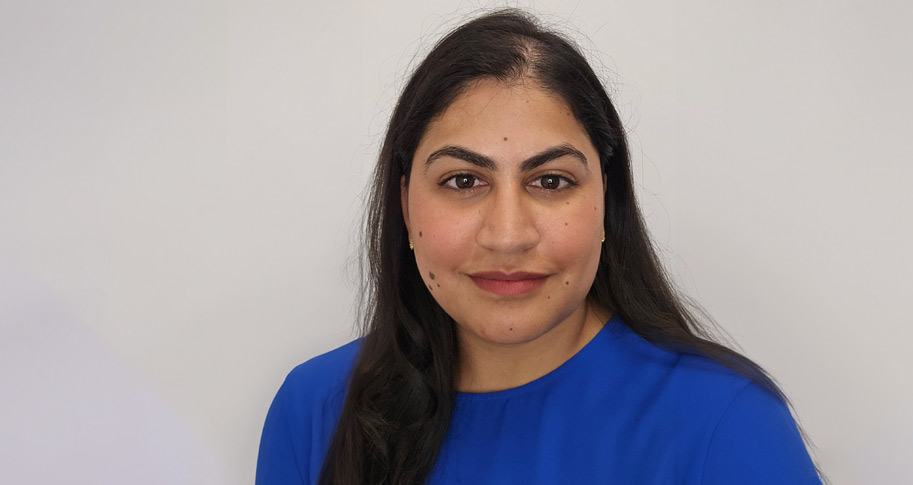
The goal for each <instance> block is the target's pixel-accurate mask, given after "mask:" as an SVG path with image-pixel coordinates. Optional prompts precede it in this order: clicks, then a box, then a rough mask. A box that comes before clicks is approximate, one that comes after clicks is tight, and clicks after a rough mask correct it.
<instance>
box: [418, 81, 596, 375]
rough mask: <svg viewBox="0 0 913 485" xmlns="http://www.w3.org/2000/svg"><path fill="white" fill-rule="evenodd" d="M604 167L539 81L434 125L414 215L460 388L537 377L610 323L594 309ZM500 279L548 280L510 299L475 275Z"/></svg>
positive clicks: (477, 92)
mask: <svg viewBox="0 0 913 485" xmlns="http://www.w3.org/2000/svg"><path fill="white" fill-rule="evenodd" d="M556 147H557V149H556ZM549 151H551V153H550V154H548V152H549ZM574 152H576V153H574ZM542 154H546V155H545V156H544V157H542V156H540V157H539V161H540V162H541V161H542V160H543V158H544V159H547V161H545V162H544V163H541V164H540V165H538V166H536V167H531V165H535V163H533V162H531V161H530V159H531V158H533V157H535V156H536V155H542ZM549 156H551V157H552V158H549ZM429 157H430V161H429ZM480 157H481V158H480ZM481 159H487V163H486V162H485V161H484V160H483V161H482V162H479V160H481ZM470 160H476V163H472V162H471V161H470ZM598 160H599V157H598V154H597V152H596V149H595V148H594V147H593V145H592V143H591V142H590V139H589V137H588V136H587V134H586V131H585V130H584V129H583V127H582V126H581V125H580V123H579V122H578V121H577V119H576V118H575V117H574V116H573V114H572V113H571V111H570V109H569V107H568V106H567V104H566V103H565V102H564V101H563V100H562V99H560V98H559V97H558V96H556V95H554V94H551V93H548V92H546V91H544V90H542V89H540V88H539V87H537V86H536V85H535V83H534V82H533V81H529V80H522V81H519V82H515V83H511V84H505V83H501V82H498V81H494V80H483V81H479V82H477V83H475V84H473V86H472V87H471V88H469V89H467V90H466V91H465V92H464V93H463V94H462V95H460V96H459V97H458V98H457V99H456V100H455V101H454V102H453V103H452V104H451V105H450V106H449V107H448V108H447V109H446V110H445V111H444V112H443V113H442V114H441V115H440V116H438V117H437V118H436V119H435V121H433V122H432V123H431V124H430V125H429V126H428V128H427V131H426V133H425V135H424V137H423V138H422V140H421V142H420V143H419V146H418V148H417V150H416V152H415V156H414V158H413V161H412V168H411V172H410V179H409V184H408V186H407V185H406V183H405V178H404V179H403V181H402V204H403V214H404V219H405V223H406V227H407V229H408V231H409V234H410V238H411V240H412V241H413V244H414V247H415V249H414V251H415V259H416V263H417V265H418V268H419V270H420V272H421V275H422V278H423V279H424V281H425V284H426V286H427V287H428V289H429V290H430V291H431V293H432V295H433V296H434V298H435V299H436V301H437V302H438V304H440V305H441V307H442V308H443V309H444V310H445V311H446V312H447V313H448V314H449V315H450V316H451V317H453V319H454V320H455V321H456V323H457V335H458V338H459V342H460V353H461V355H460V369H459V373H458V376H457V389H458V390H460V391H463V392H489V391H495V390H501V389H509V388H513V387H517V386H519V385H522V384H525V383H528V382H530V381H532V380H535V379H537V378H539V377H541V376H543V375H545V374H547V373H549V372H551V371H552V370H554V369H556V368H557V367H559V366H560V365H561V364H562V363H564V362H566V361H567V360H568V359H569V358H570V357H572V356H573V355H574V354H575V353H577V352H578V351H579V350H580V349H581V348H583V346H585V345H586V343H587V342H589V341H590V339H592V337H593V336H595V335H596V333H598V332H599V330H600V329H601V328H602V325H603V324H604V323H605V321H606V320H607V319H608V315H607V313H606V312H605V311H604V310H601V309H599V308H594V307H593V306H592V305H588V304H587V301H586V295H587V293H588V292H589V290H590V287H591V286H592V283H593V280H594V278H595V275H596V269H597V265H598V262H599V254H600V249H601V244H602V242H601V239H602V237H603V234H604V233H603V228H602V220H603V211H604V199H603V197H604V191H605V184H604V180H603V175H602V172H601V168H600V166H599V162H598ZM480 163H481V165H483V166H480ZM491 271H496V272H502V273H507V274H515V273H517V272H531V273H536V274H539V275H542V279H541V281H538V283H537V285H531V286H535V287H534V288H533V289H532V290H531V291H526V292H523V293H521V294H508V295H504V294H499V293H498V292H497V291H495V292H493V291H489V290H490V287H489V288H488V289H486V287H484V285H480V284H479V283H477V280H474V278H473V276H477V275H478V274H479V273H480V272H491ZM526 279H528V278H526ZM478 281H484V280H478ZM513 285H516V284H513ZM514 288H515V289H516V287H515V286H514ZM518 291H522V290H518Z"/></svg>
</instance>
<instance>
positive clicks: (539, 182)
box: [532, 175, 569, 190]
mask: <svg viewBox="0 0 913 485" xmlns="http://www.w3.org/2000/svg"><path fill="white" fill-rule="evenodd" d="M568 184H569V182H568V180H567V179H566V178H564V177H562V176H560V175H543V176H541V177H538V178H536V179H535V180H533V182H532V185H534V186H536V187H542V188H543V189H547V190H558V189H563V188H565V187H567V186H568Z"/></svg>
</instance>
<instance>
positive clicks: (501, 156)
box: [413, 80, 598, 166]
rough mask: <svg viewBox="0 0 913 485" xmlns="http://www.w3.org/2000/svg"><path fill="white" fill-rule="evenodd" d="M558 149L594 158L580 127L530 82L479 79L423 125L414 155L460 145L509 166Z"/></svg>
mask: <svg viewBox="0 0 913 485" xmlns="http://www.w3.org/2000/svg"><path fill="white" fill-rule="evenodd" d="M505 138H506V140H505ZM560 144H570V145H572V146H574V147H575V148H577V149H578V150H581V151H583V152H584V153H586V154H587V158H590V155H595V149H594V148H593V146H592V144H591V143H590V139H589V136H587V134H586V131H585V130H584V129H583V126H581V124H580V122H579V121H577V118H576V117H575V116H574V114H573V113H572V112H571V108H570V107H569V106H568V105H567V103H566V102H565V101H564V100H563V99H561V98H560V97H559V96H557V95H555V94H553V93H551V92H548V91H546V90H544V89H542V88H540V87H538V86H536V85H535V84H534V83H532V82H529V81H527V82H518V83H510V84H508V83H503V82H499V81H495V80H483V81H478V82H476V83H474V84H473V85H471V86H470V87H469V88H468V89H466V90H465V91H464V92H463V93H462V94H461V95H460V96H458V97H457V98H456V99H455V100H454V101H453V103H451V104H450V106H448V107H447V109H445V110H444V112H443V113H441V114H440V115H439V116H438V117H437V118H435V119H434V121H432V122H431V123H430V124H429V125H428V129H427V130H426V132H425V135H424V136H423V137H422V140H421V142H420V143H419V146H418V149H417V150H416V153H415V156H416V160H419V159H423V157H427V155H428V154H429V153H430V152H431V151H434V150H436V149H439V148H440V147H442V146H445V145H459V146H464V147H466V148H469V149H472V150H475V151H479V152H480V153H484V154H485V155H487V156H490V157H492V158H495V159H496V160H499V161H503V162H512V161H516V160H522V159H523V158H524V157H526V156H529V155H532V154H534V153H538V152H540V151H541V150H543V149H546V148H550V147H553V146H556V145H560ZM591 159H592V160H598V157H594V158H591ZM413 166H415V165H413Z"/></svg>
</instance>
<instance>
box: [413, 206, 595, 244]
mask: <svg viewBox="0 0 913 485" xmlns="http://www.w3.org/2000/svg"><path fill="white" fill-rule="evenodd" d="M593 208H594V209H595V207H593ZM418 237H422V231H419V232H418Z"/></svg>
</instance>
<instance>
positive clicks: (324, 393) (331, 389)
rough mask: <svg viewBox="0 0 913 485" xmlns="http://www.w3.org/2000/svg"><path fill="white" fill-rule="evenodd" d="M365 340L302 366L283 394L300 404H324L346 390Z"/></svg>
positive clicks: (294, 371)
mask: <svg viewBox="0 0 913 485" xmlns="http://www.w3.org/2000/svg"><path fill="white" fill-rule="evenodd" d="M360 347H361V340H354V341H352V342H349V343H347V344H345V345H343V346H342V347H338V348H336V349H334V350H331V351H329V352H327V353H325V354H321V355H318V356H317V357H314V358H312V359H309V360H307V361H306V362H304V363H302V364H299V365H298V366H296V367H295V368H294V369H292V370H291V372H289V373H288V376H286V378H285V382H284V383H283V384H282V388H281V389H280V392H281V391H283V390H284V391H285V392H286V393H287V394H289V397H295V398H297V399H298V400H302V399H308V400H317V401H319V400H322V399H326V398H328V397H330V395H332V394H335V393H338V392H339V391H342V390H344V389H345V387H346V384H347V382H348V378H349V374H350V373H351V371H352V366H353V365H354V364H355V359H356V357H357V355H358V350H359V348H360Z"/></svg>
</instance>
